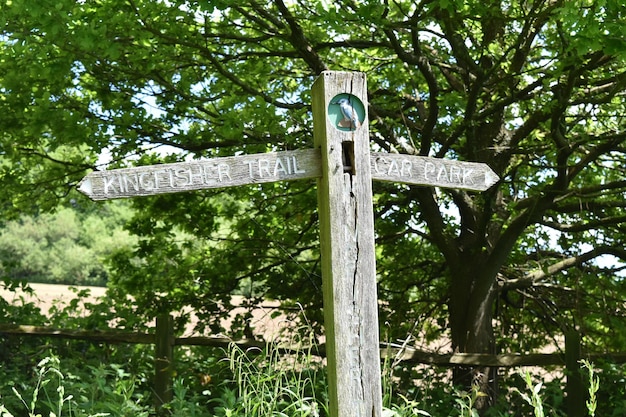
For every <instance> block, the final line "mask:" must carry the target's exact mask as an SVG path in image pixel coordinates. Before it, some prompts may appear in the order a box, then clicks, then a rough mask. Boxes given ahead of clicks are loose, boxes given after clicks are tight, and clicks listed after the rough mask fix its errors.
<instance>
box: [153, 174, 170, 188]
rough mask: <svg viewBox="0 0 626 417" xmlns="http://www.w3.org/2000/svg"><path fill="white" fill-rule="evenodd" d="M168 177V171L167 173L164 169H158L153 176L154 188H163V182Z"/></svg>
mask: <svg viewBox="0 0 626 417" xmlns="http://www.w3.org/2000/svg"><path fill="white" fill-rule="evenodd" d="M166 175H167V171H165V170H164V169H157V170H155V171H153V176H154V188H156V189H159V188H161V185H162V182H163V180H164V179H165V178H167V177H166Z"/></svg>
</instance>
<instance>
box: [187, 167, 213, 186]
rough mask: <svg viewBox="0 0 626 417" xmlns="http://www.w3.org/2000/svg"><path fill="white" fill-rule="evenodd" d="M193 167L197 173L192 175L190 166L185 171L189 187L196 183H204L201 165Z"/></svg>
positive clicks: (192, 169) (192, 171) (192, 170)
mask: <svg viewBox="0 0 626 417" xmlns="http://www.w3.org/2000/svg"><path fill="white" fill-rule="evenodd" d="M195 167H196V168H197V172H195V173H194V166H190V167H189V170H188V171H187V172H188V176H189V185H193V184H194V183H195V182H196V181H197V182H199V183H200V184H202V183H204V178H205V175H206V173H204V172H203V169H202V166H201V165H195ZM207 178H208V177H207Z"/></svg>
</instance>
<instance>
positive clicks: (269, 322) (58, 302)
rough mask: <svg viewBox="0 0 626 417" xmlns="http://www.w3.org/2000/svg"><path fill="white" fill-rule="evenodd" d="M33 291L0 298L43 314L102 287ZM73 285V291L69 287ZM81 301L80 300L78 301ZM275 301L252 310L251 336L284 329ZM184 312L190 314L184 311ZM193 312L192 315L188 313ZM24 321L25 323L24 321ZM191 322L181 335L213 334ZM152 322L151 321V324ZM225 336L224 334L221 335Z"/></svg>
mask: <svg viewBox="0 0 626 417" xmlns="http://www.w3.org/2000/svg"><path fill="white" fill-rule="evenodd" d="M29 285H30V287H31V288H32V289H33V290H34V294H28V293H25V292H23V291H21V290H18V291H16V292H12V291H8V290H6V289H0V297H2V298H4V299H5V300H6V301H7V302H9V303H11V304H14V305H21V304H23V303H24V304H25V303H31V302H32V303H34V304H35V305H36V306H38V307H39V308H40V309H41V312H42V313H44V314H47V313H49V311H50V308H51V307H52V306H53V305H54V306H56V307H57V308H63V306H65V305H67V304H68V303H69V302H71V301H72V300H73V299H75V298H77V296H76V292H77V291H82V290H89V291H90V293H91V295H90V297H88V298H84V299H83V302H89V303H94V302H97V299H98V298H99V297H102V296H104V295H105V293H106V288H104V287H87V286H70V285H58V284H35V283H31V284H29ZM72 288H74V289H75V290H72ZM240 301H241V300H240V298H237V297H234V304H235V305H237V304H239V302H240ZM81 304H82V303H81ZM277 305H278V304H277V303H273V302H267V303H264V306H263V307H259V308H257V309H255V310H254V311H253V319H252V322H251V325H252V327H253V328H254V333H255V336H259V337H262V338H263V339H265V340H272V339H274V338H276V337H277V336H278V333H279V332H280V329H281V328H284V327H285V325H286V323H285V321H284V319H283V318H280V317H279V318H271V314H272V313H273V312H274V311H275V307H277ZM239 310H240V309H238V308H236V309H235V310H233V312H232V315H233V316H234V315H236V314H237V313H238V312H240V311H239ZM75 314H76V315H78V316H80V315H84V314H85V312H84V311H76V312H75ZM185 314H192V313H191V312H189V311H187V312H185ZM192 315H193V314H192ZM229 321H230V320H226V321H225V322H224V323H223V326H224V327H225V328H228V323H229ZM24 324H27V323H24ZM194 324H195V321H192V323H191V325H190V326H189V328H188V329H187V330H186V331H185V334H184V335H183V336H215V335H208V334H205V335H199V334H197V333H194V332H193V331H192V328H193V325H194ZM152 325H154V324H152ZM225 336H228V335H225Z"/></svg>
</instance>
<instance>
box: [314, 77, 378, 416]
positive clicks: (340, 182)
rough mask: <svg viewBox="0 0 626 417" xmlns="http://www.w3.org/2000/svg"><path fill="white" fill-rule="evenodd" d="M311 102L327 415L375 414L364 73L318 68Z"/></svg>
mask: <svg viewBox="0 0 626 417" xmlns="http://www.w3.org/2000/svg"><path fill="white" fill-rule="evenodd" d="M341 100H346V101H343V102H342V101H341ZM312 106H313V132H314V140H315V146H316V147H319V148H321V156H322V177H321V178H320V179H318V207H319V217H320V245H321V255H322V280H323V292H324V325H325V332H326V345H327V349H326V354H327V360H328V379H329V394H330V415H331V416H332V417H348V416H349V417H365V416H367V417H374V416H378V417H380V416H382V391H381V371H380V351H379V338H378V298H377V295H376V261H375V259H376V258H375V252H374V215H373V208H372V176H371V169H370V151H369V129H368V126H367V85H366V80H365V75H364V74H362V73H347V72H324V73H322V75H321V76H320V77H319V78H318V79H317V80H316V82H315V84H314V85H313V90H312ZM342 106H343V109H342V108H341V107H342ZM345 106H349V107H347V108H346V107H345ZM350 112H354V113H353V114H350ZM332 116H334V118H333V117H332Z"/></svg>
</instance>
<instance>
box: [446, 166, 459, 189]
mask: <svg viewBox="0 0 626 417" xmlns="http://www.w3.org/2000/svg"><path fill="white" fill-rule="evenodd" d="M449 174H450V182H456V183H459V184H460V183H461V168H459V167H458V166H456V165H452V166H451V167H450V172H449Z"/></svg>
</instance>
